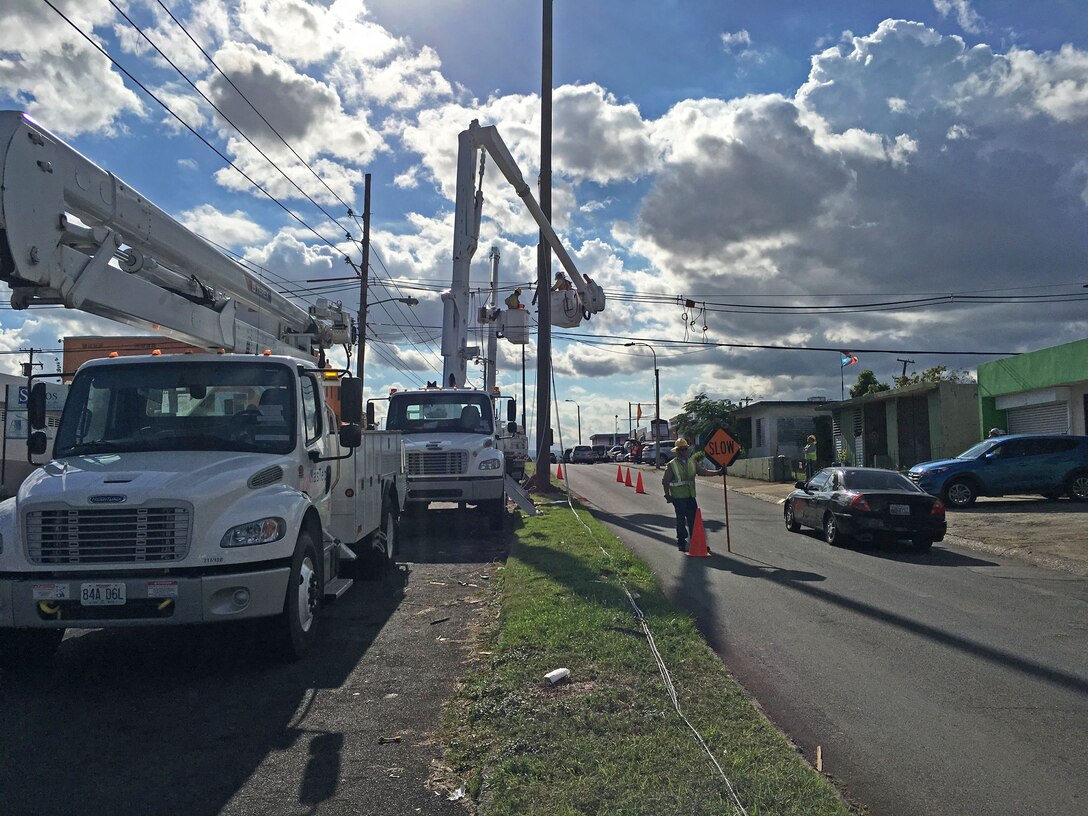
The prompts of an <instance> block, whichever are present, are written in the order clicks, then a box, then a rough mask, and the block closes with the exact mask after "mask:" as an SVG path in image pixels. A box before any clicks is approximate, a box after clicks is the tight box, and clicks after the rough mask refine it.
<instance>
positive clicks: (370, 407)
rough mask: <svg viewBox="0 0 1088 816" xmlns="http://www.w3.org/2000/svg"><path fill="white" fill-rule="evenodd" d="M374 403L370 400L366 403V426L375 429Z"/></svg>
mask: <svg viewBox="0 0 1088 816" xmlns="http://www.w3.org/2000/svg"><path fill="white" fill-rule="evenodd" d="M374 426H375V422H374V403H373V402H368V403H367V404H366V427H367V429H368V430H374Z"/></svg>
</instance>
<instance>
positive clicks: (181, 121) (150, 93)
mask: <svg viewBox="0 0 1088 816" xmlns="http://www.w3.org/2000/svg"><path fill="white" fill-rule="evenodd" d="M42 2H43V3H45V5H47V6H49V8H51V9H52V10H53V11H54V12H56V14H57V15H58V16H59V17H60V18H61V19H62V20H64V22H66V23H68V25H69V26H71V27H72V28H73V29H74V30H75V31H76V33H77V34H79V35H80V36H81V37H83V39H85V40H86V41H87V42H88V43H90V44H91V47H93V48H94V49H95V50H96V51H98V53H100V54H101V55H102V56H104V57H105V58H106V59H108V60H109V61H110V62H111V63H113V65H114V66H115V67H116V68H117V70H119V71H120V72H121V73H123V74H124V75H125V76H126V77H128V78H129V79H130V80H132V82H134V83H135V84H136V85H137V86H138V87H139V88H140V90H142V91H143V92H144V93H145V94H147V95H148V96H149V97H151V98H152V99H154V100H155V102H156V103H158V105H159V106H160V107H161V108H162V109H163V110H165V111H166V112H167V113H169V114H170V115H171V116H172V117H174V119H176V120H177V121H178V123H179V124H180V125H181V126H182V127H184V128H185V129H186V130H187V131H189V132H190V133H191V134H193V135H194V136H196V138H197V139H199V140H200V141H201V142H203V143H204V144H205V145H206V146H207V147H208V148H209V149H211V150H212V151H214V152H215V154H216V155H217V156H219V158H220V159H222V160H223V161H224V162H225V163H226V164H227V165H229V166H230V167H231V168H232V169H234V170H235V172H237V173H238V175H240V176H241V177H242V178H244V179H245V180H246V181H248V182H249V183H250V184H252V185H253V186H254V187H256V188H257V189H258V190H260V191H261V192H262V193H263V194H264V195H265V196H266V197H267V198H268V199H269V200H270V201H271V202H272V203H274V204H275V205H276V206H277V207H279V208H280V209H282V210H283V211H284V212H285V213H287V214H288V215H289V216H291V218H293V219H294V220H295V221H297V222H298V223H299V224H301V225H302V226H303V227H305V228H306V229H307V230H309V231H310V232H312V233H313V234H314V235H315V236H316V237H317V238H318V240H320V241H321V242H322V243H325V244H328V245H329V246H330V247H332V248H333V249H335V250H336V251H337V252H340V251H341V250H340V248H339V247H337V246H336V245H335V244H334V243H332V242H331V241H330V240H329V239H328V238H326V237H325V236H324V235H322V234H321V233H319V232H318V231H317V230H316V229H314V228H313V227H311V226H310V225H309V224H308V223H306V222H305V221H304V220H302V218H301V217H300V216H299V215H297V214H296V213H295V212H293V211H292V210H291V209H290V208H289V207H288V206H287V205H286V204H284V203H283V202H282V201H280V200H279V199H278V198H276V197H275V196H274V195H272V194H271V193H270V192H268V190H266V189H265V188H264V187H262V186H261V185H260V184H258V183H257V182H256V181H254V180H253V179H252V178H251V177H250V176H249V175H248V174H247V173H246V172H245V171H244V170H242V168H240V167H239V166H238V165H236V164H235V163H234V162H233V161H231V160H230V159H229V158H228V157H227V156H226V155H225V154H224V153H223V152H222V151H221V150H220V149H219V148H217V147H216V146H215V145H213V144H212V143H211V142H210V141H208V139H207V138H205V137H204V136H203V135H202V134H200V133H199V132H197V130H196V129H195V128H193V127H192V126H191V125H189V123H188V122H186V121H185V120H184V119H182V118H181V116H179V115H178V114H177V113H175V112H174V110H173V109H172V108H171V107H170V106H169V105H167V104H166V103H165V102H164V101H163V100H161V99H159V97H158V96H156V95H155V93H154V92H153V91H151V89H150V88H148V87H147V86H146V85H144V84H143V83H142V82H140V80H138V79H137V78H136V77H135V76H133V75H132V73H131V72H130V71H129V70H128V69H127V68H125V67H124V66H123V65H121V63H120V62H118V61H117V60H116V59H115V58H114V57H113V56H112V55H111V54H110V53H109V52H108V51H106V50H105V49H104V48H103V47H102V46H100V45H99V44H98V43H97V42H95V41H94V39H92V38H91V37H90V36H89V35H88V34H87V33H86V32H84V31H83V29H81V28H80V27H79V26H78V25H76V24H75V23H74V22H72V20H71V19H69V18H68V16H67V15H65V13H64V12H63V11H61V10H60V9H58V8H57V7H56V6H55V5H53V3H52V1H51V0H42ZM345 259H346V260H347V261H348V263H351V259H350V258H347V256H345Z"/></svg>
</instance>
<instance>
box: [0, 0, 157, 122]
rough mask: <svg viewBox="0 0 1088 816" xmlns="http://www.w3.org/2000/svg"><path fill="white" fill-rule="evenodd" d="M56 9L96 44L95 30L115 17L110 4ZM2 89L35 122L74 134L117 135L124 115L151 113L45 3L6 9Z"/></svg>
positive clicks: (64, 0)
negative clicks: (118, 125)
mask: <svg viewBox="0 0 1088 816" xmlns="http://www.w3.org/2000/svg"><path fill="white" fill-rule="evenodd" d="M56 5H57V7H58V8H59V9H60V10H61V11H62V12H63V13H64V14H65V15H66V16H68V18H69V19H70V20H72V22H73V23H74V24H75V25H76V26H78V27H79V28H80V29H81V30H82V31H85V32H87V33H88V35H89V36H90V37H91V39H92V40H94V41H95V42H100V39H99V38H98V37H97V36H95V34H94V33H93V32H94V29H95V28H96V27H101V26H104V25H106V24H107V23H108V22H110V21H112V19H113V16H114V12H113V9H112V8H111V7H110V6H109V4H108V3H107V2H106V0H58V2H57V3H56ZM0 87H3V88H4V89H5V91H6V93H7V94H8V95H10V96H11V97H12V98H14V100H15V101H16V104H18V105H20V106H22V107H23V108H24V109H25V110H26V111H27V112H28V113H30V115H31V116H33V117H34V118H35V119H37V120H38V121H41V122H43V123H47V124H48V127H49V128H50V129H51V130H54V131H56V132H58V133H61V134H64V135H69V136H72V135H77V134H80V133H105V134H114V133H116V132H117V121H118V120H119V119H120V118H121V117H123V116H124V115H126V114H136V115H143V114H144V113H145V109H144V105H143V103H142V102H141V101H140V99H139V97H138V96H136V94H135V93H133V92H132V91H130V90H129V89H128V88H126V87H125V84H124V82H123V80H122V78H121V75H120V74H119V73H118V72H117V71H115V70H114V69H113V67H112V65H111V64H110V62H109V60H108V59H107V58H106V57H105V56H103V55H102V54H101V53H100V52H99V51H98V50H97V49H96V48H95V47H94V46H93V45H91V44H90V43H89V42H88V41H87V40H86V39H85V38H84V37H83V36H81V35H80V34H79V33H78V32H77V31H76V30H75V29H73V28H72V27H70V26H68V25H67V24H66V23H64V22H63V21H61V20H60V18H59V17H58V16H57V14H56V13H55V12H54V11H53V10H52V9H50V8H49V7H48V6H46V5H45V4H43V3H41V2H39V0H6V2H4V3H3V4H0ZM91 89H93V92H89V91H90V90H91Z"/></svg>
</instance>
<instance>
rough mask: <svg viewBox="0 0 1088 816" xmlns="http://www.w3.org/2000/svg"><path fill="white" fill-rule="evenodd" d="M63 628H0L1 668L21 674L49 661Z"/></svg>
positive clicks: (60, 637) (61, 636)
mask: <svg viewBox="0 0 1088 816" xmlns="http://www.w3.org/2000/svg"><path fill="white" fill-rule="evenodd" d="M63 637H64V630H63V629H0V669H3V670H4V671H9V672H13V673H15V674H19V673H22V672H25V671H29V670H31V669H39V668H41V667H42V666H44V665H46V664H47V663H49V661H50V660H51V659H52V658H53V655H54V654H55V653H56V651H57V647H58V646H60V642H61V639H62V638H63Z"/></svg>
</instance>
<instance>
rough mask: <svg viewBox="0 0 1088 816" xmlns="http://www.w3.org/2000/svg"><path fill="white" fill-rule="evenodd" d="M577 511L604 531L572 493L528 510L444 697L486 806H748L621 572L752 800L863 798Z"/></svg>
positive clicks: (815, 804) (449, 725)
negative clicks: (824, 769) (553, 682)
mask: <svg viewBox="0 0 1088 816" xmlns="http://www.w3.org/2000/svg"><path fill="white" fill-rule="evenodd" d="M578 512H579V515H580V517H581V518H582V520H583V521H584V522H585V523H586V525H588V526H589V528H590V530H591V531H592V533H591V532H589V531H587V530H586V529H585V527H583V526H582V525H581V524H579V523H578V522H577V521H576V520H575V518H574V516H573V514H572V513H571V511H570V510H569V509H568V508H566V507H563V506H555V507H546V508H542V510H541V513H540V515H539V516H536V517H533V518H526V519H524V520H523V521H520V522H519V523H517V524H516V525H515V530H514V533H513V541H512V545H511V552H510V557H509V559H508V561H507V563H506V566H505V567H504V568H502V569H500V570H499V571H498V575H497V576H496V579H497V580H496V581H495V582H494V587H493V589H492V590H490V591H491V593H492V595H491V598H490V605H489V612H490V615H489V616H487V620H486V622H485V624H484V626H483V628H482V631H481V632H480V633H479V638H478V640H477V642H476V643H475V644H474V647H475V651H476V658H475V663H474V668H473V670H472V671H471V673H470V674H469V676H467V677H466V678H464V680H463V683H462V685H461V687H460V690H459V692H458V694H457V696H456V697H455V699H454V700H452V701H451V704H450V705H449V706H448V707H447V709H446V714H445V720H444V725H443V728H444V736H445V739H446V744H447V746H448V750H447V762H449V763H450V765H451V766H452V769H453V771H454V772H455V774H457V775H458V778H460V779H464V780H467V781H468V790H469V793H470V794H471V795H472V796H473V798H475V799H476V800H477V801H479V802H480V804H481V810H482V812H483V813H485V814H495V815H497V814H516V815H517V816H531V814H548V816H559V815H560V814H590V813H592V814H617V816H619V814H623V816H638V815H639V814H647V816H649V814H654V816H660V814H684V815H685V816H695V815H696V814H718V813H720V814H731V813H733V812H734V809H733V807H732V805H731V804H730V799H729V794H728V790H727V788H726V785H725V783H724V782H723V781H722V779H721V777H720V776H719V775H718V773H717V771H716V770H715V768H714V766H713V765H712V764H711V762H710V760H709V758H708V757H707V756H706V754H705V752H704V751H703V750H702V748H701V747H700V746H699V744H698V743H697V742H696V740H695V738H694V735H693V734H692V733H691V731H690V730H688V728H687V727H686V726H685V725H684V724H683V722H682V721H681V720H680V718H679V717H678V716H677V714H676V712H675V711H674V710H673V708H672V705H671V703H670V701H669V697H668V694H667V693H666V690H665V686H664V683H663V681H662V679H661V676H660V674H659V672H658V669H657V666H656V664H655V662H654V660H653V657H652V655H651V653H650V649H649V645H648V644H647V642H646V639H645V637H644V636H643V635H642V633H641V631H640V630H639V625H638V622H637V621H636V619H635V616H634V614H633V611H632V609H631V607H630V604H629V602H628V600H627V597H626V596H625V595H624V593H623V590H622V588H621V587H620V583H619V580H618V579H619V577H621V576H622V578H623V581H624V582H625V583H626V584H627V586H628V588H629V589H630V590H631V592H632V593H635V594H637V602H638V604H639V606H640V607H641V608H642V610H643V612H644V613H645V615H646V617H647V619H648V620H649V623H650V627H651V629H652V631H653V634H654V638H655V640H656V642H657V645H658V649H659V650H660V652H661V655H662V657H663V658H664V660H665V663H666V665H667V666H668V667H669V671H670V672H671V674H672V678H673V683H674V685H675V687H676V690H677V693H678V695H679V698H680V704H681V707H682V709H683V710H684V713H685V714H686V715H687V717H688V719H689V720H690V721H691V723H692V724H693V725H694V726H695V727H696V728H697V729H698V730H699V731H700V733H701V734H702V735H703V737H704V739H705V740H706V742H707V744H708V745H709V746H710V748H711V750H712V751H713V753H714V756H715V757H716V758H717V760H718V762H719V763H720V764H721V766H722V768H723V770H724V771H725V773H726V775H727V776H728V778H729V780H730V781H731V782H732V784H733V786H734V787H735V789H736V790H737V793H738V795H739V796H740V799H741V802H742V803H743V805H744V807H745V808H746V810H747V811H748V813H749V814H751V816H756V814H797V816H825V815H830V814H848V813H851V810H850V809H849V808H848V807H847V806H845V805H844V804H843V803H842V801H841V800H840V798H839V796H838V794H837V792H836V791H835V789H834V788H833V786H832V785H831V784H830V783H828V782H827V781H826V780H825V779H823V778H822V777H821V776H820V775H818V774H817V773H816V772H815V771H814V770H813V769H812V768H811V767H810V766H808V765H807V764H806V763H805V762H804V761H803V759H802V758H801V757H800V756H799V755H798V753H797V752H796V751H795V750H794V749H793V748H792V747H791V746H790V744H789V743H788V742H787V740H786V739H785V738H784V737H783V736H782V735H781V734H780V733H779V732H778V731H777V730H776V729H775V728H774V727H773V726H772V725H771V724H770V723H769V722H768V721H767V720H766V719H765V718H764V717H763V716H762V715H761V714H760V713H759V712H758V711H757V709H756V708H755V707H754V706H753V704H752V702H751V700H750V699H749V697H748V696H747V694H746V693H745V691H744V690H743V689H742V688H741V687H740V686H739V685H738V684H737V683H736V682H735V681H734V680H733V679H732V678H731V677H730V676H729V675H728V673H727V672H726V671H725V668H724V667H723V665H722V663H721V661H720V660H719V659H718V658H717V656H716V655H715V654H714V653H713V652H712V651H711V650H710V648H709V647H708V646H707V644H706V642H705V641H704V640H703V638H702V636H701V635H700V634H699V633H698V631H697V630H696V628H695V625H694V624H693V622H692V621H691V619H690V618H689V617H687V616H686V615H684V614H681V613H680V612H678V611H677V610H676V608H675V607H673V606H672V605H671V604H670V603H669V602H668V601H667V600H666V599H665V597H664V596H663V595H662V594H661V592H660V590H659V589H658V587H657V584H656V582H655V580H654V578H653V575H652V574H651V572H650V571H649V569H648V568H647V566H646V565H645V564H644V563H642V562H641V561H639V560H638V559H637V558H635V557H634V556H633V555H632V554H631V553H630V552H629V551H628V550H627V549H626V548H625V547H624V546H623V545H622V544H621V543H620V542H619V541H618V540H617V539H616V538H615V537H614V536H612V535H611V534H610V533H609V532H608V531H607V530H606V529H605V528H604V527H603V526H602V525H600V524H599V523H598V522H597V521H595V520H594V519H593V518H592V517H591V516H590V515H589V514H588V513H586V512H585V511H582V510H579V511H578ZM598 545H600V547H603V548H604V550H606V551H607V553H608V555H606V554H605V553H604V552H602V551H601V549H600V548H599V547H598ZM609 556H611V557H609ZM559 667H566V668H569V669H570V670H571V682H570V683H569V684H563V685H560V686H557V687H555V688H551V687H548V684H547V683H546V681H545V680H544V674H545V673H546V672H548V671H550V670H552V669H555V668H559Z"/></svg>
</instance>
